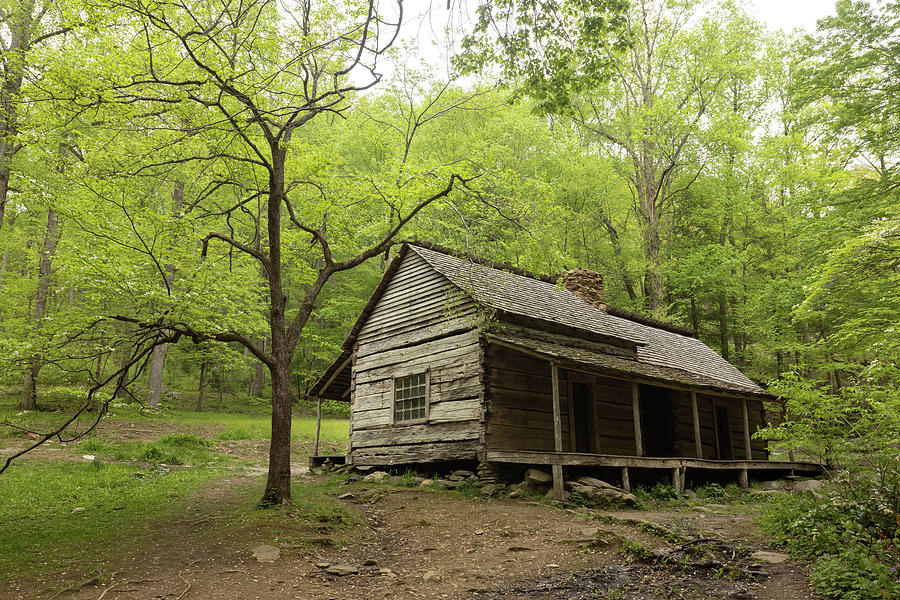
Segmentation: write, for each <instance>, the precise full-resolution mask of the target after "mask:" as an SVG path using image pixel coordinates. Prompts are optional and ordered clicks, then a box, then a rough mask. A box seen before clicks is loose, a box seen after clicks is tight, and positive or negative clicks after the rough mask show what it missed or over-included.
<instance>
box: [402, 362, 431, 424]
mask: <svg viewBox="0 0 900 600" xmlns="http://www.w3.org/2000/svg"><path fill="white" fill-rule="evenodd" d="M427 418H428V372H427V371H426V372H425V373H416V374H415V375H407V376H405V377H397V378H395V379H394V422H395V423H401V422H403V423H408V422H413V421H425V420H426V419H427Z"/></svg>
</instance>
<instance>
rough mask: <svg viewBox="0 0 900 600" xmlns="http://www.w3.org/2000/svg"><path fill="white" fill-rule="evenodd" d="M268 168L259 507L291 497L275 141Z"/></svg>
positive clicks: (280, 189)
mask: <svg viewBox="0 0 900 600" xmlns="http://www.w3.org/2000/svg"><path fill="white" fill-rule="evenodd" d="M270 151H271V153H272V168H271V170H270V172H269V198H268V206H267V215H266V221H267V227H268V233H269V257H268V262H269V265H268V267H269V268H268V269H267V270H266V273H267V278H268V282H269V327H270V329H271V335H272V354H271V356H272V363H271V364H270V365H269V373H270V375H271V377H272V440H271V443H270V445H269V476H268V479H267V480H266V490H265V492H263V497H262V500H261V502H260V504H261V505H263V506H274V505H279V504H287V503H288V501H289V500H290V498H291V357H292V356H293V353H294V348H292V347H289V346H290V343H289V341H288V333H287V329H286V328H285V314H284V313H285V305H286V303H287V297H286V296H285V294H284V287H283V284H282V280H281V274H282V264H281V204H282V202H283V197H284V159H285V149H284V148H282V147H280V146H279V141H278V140H272V141H271V142H270Z"/></svg>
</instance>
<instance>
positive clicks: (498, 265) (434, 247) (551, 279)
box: [404, 240, 559, 285]
mask: <svg viewBox="0 0 900 600" xmlns="http://www.w3.org/2000/svg"><path fill="white" fill-rule="evenodd" d="M404 243H405V244H408V245H410V246H416V247H419V248H425V249H426V250H431V251H433V252H440V253H441V254H446V255H448V256H452V257H454V258H459V259H461V260H467V261H469V262H473V263H476V264H479V265H482V266H484V267H490V268H491V269H497V270H498V271H507V272H509V273H512V274H513V275H521V276H522V277H528V278H529V279H536V280H538V281H543V282H544V283H550V284H553V285H556V284H557V283H558V282H559V275H541V274H539V273H532V272H531V271H527V270H525V269H521V268H519V267H516V266H513V265H511V264H509V263H505V262H499V261H496V260H488V259H486V258H481V257H480V256H477V255H475V254H471V253H469V252H463V251H461V250H454V249H453V248H448V247H447V246H442V245H440V244H435V243H433V242H426V241H420V240H406V241H405V242H404Z"/></svg>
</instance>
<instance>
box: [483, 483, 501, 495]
mask: <svg viewBox="0 0 900 600" xmlns="http://www.w3.org/2000/svg"><path fill="white" fill-rule="evenodd" d="M501 491H503V486H502V485H500V484H497V483H486V484H484V485H483V486H481V488H480V489H479V490H478V493H480V494H481V495H482V496H496V495H498V494H500V492H501Z"/></svg>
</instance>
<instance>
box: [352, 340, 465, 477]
mask: <svg viewBox="0 0 900 600" xmlns="http://www.w3.org/2000/svg"><path fill="white" fill-rule="evenodd" d="M481 361H482V352H481V345H480V341H479V334H478V332H477V331H466V332H463V333H459V334H456V335H451V336H448V337H443V338H439V339H437V340H431V341H428V342H423V343H421V344H416V345H414V346H408V347H404V348H397V349H394V350H386V351H384V352H379V353H375V354H369V355H367V356H364V357H360V358H357V360H356V364H355V365H354V385H355V389H354V395H353V402H352V404H351V408H350V419H351V423H352V425H353V429H352V432H351V435H350V447H351V456H352V457H353V462H354V463H355V464H391V463H402V462H429V461H432V460H455V459H462V458H472V459H474V458H475V453H476V451H477V450H478V448H479V446H480V441H481V431H482V418H483V414H482V413H483V411H482V385H481V372H482V371H481ZM426 370H427V371H428V373H429V408H428V422H427V423H419V424H412V425H403V424H402V423H399V424H392V416H393V406H394V403H393V397H392V393H393V380H394V378H395V377H403V376H406V375H413V374H416V373H423V372H425V371H426Z"/></svg>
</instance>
